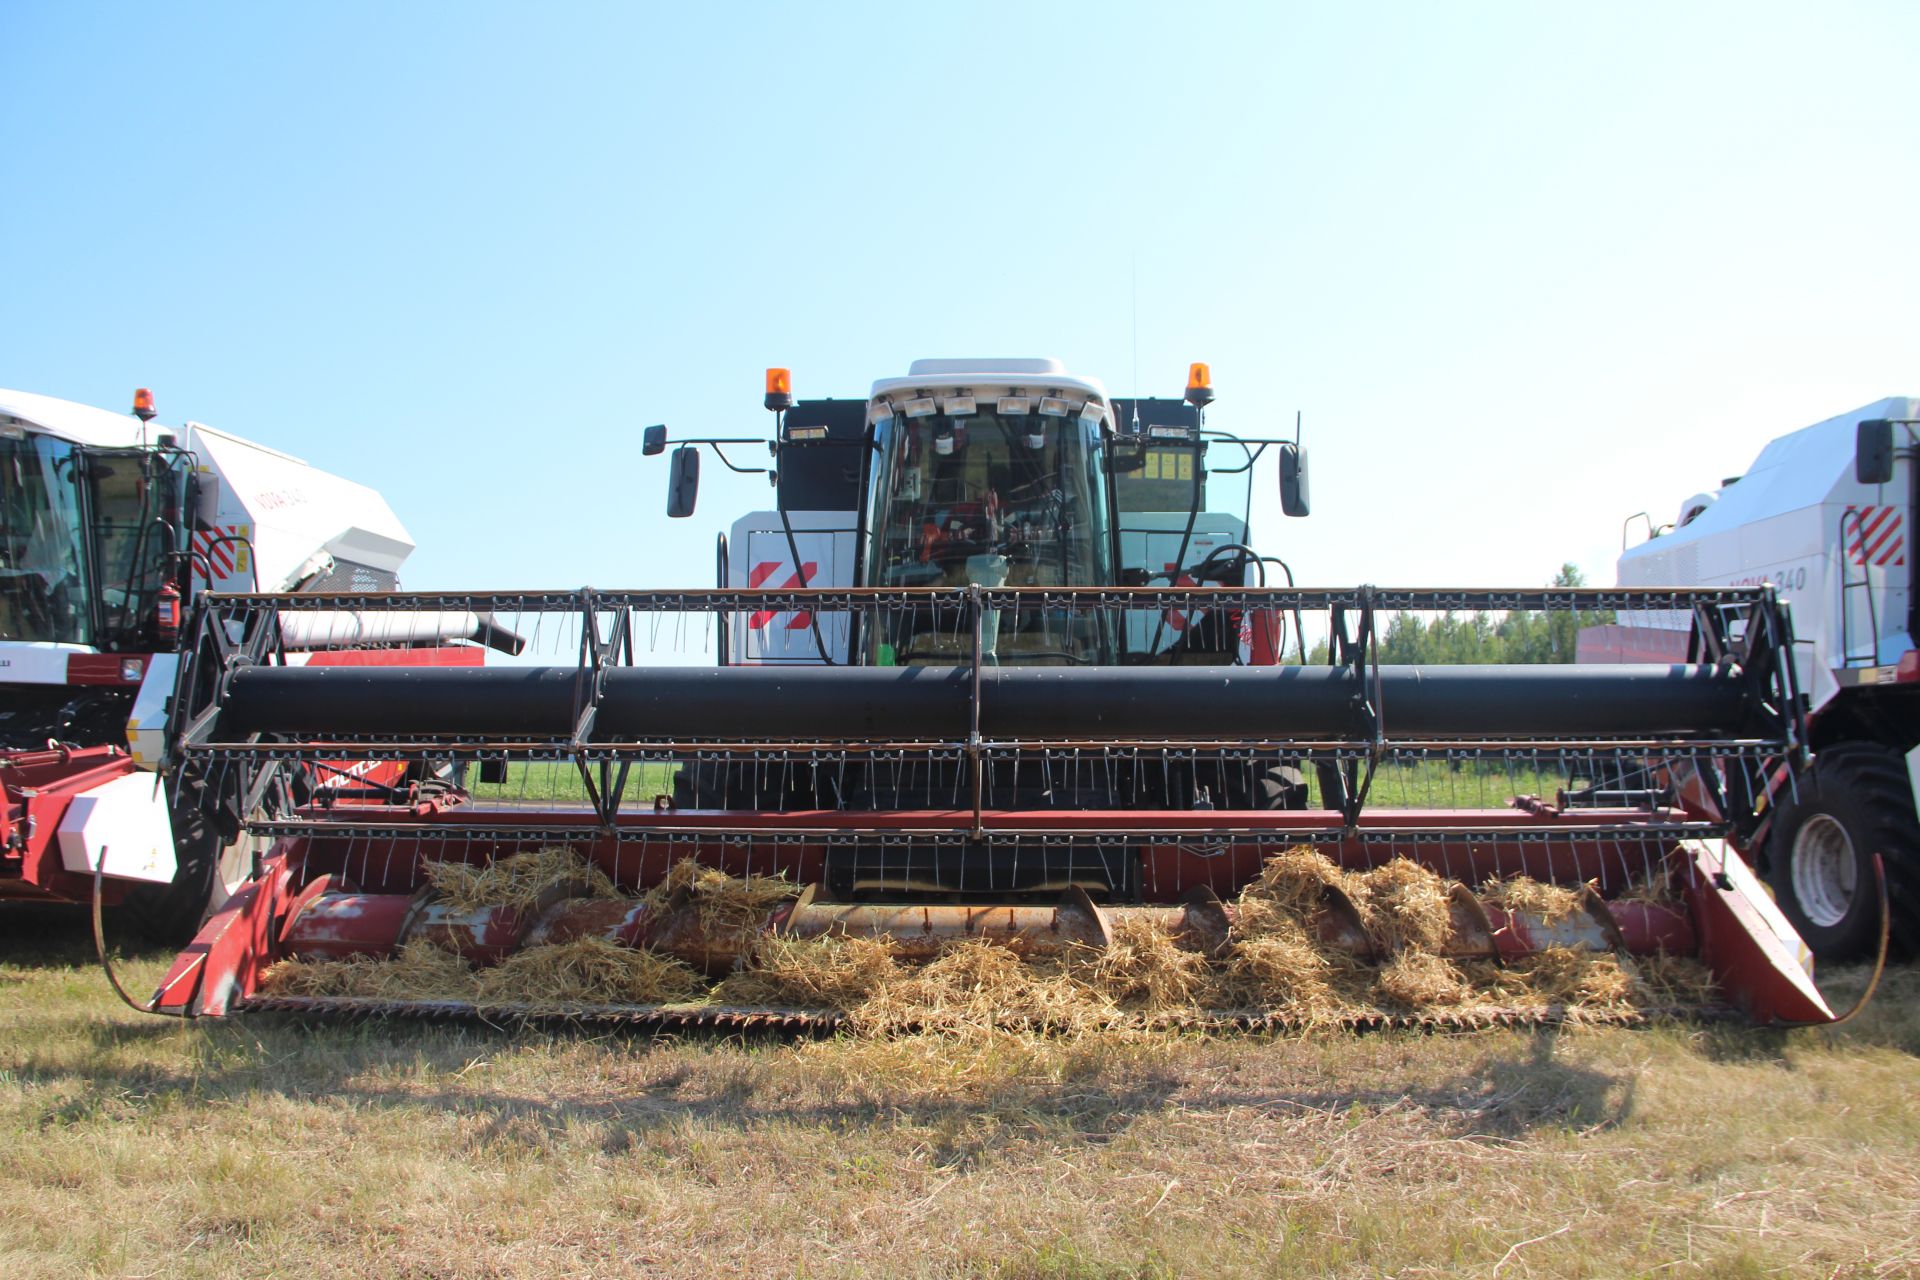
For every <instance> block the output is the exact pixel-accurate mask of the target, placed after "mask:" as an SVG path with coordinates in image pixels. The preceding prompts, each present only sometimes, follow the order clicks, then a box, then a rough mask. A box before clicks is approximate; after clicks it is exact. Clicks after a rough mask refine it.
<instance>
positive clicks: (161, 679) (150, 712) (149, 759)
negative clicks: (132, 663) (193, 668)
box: [127, 653, 180, 769]
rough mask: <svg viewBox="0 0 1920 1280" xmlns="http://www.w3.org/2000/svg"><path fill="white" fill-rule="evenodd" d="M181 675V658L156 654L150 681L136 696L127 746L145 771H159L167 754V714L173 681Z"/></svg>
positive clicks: (144, 682) (142, 684)
mask: <svg viewBox="0 0 1920 1280" xmlns="http://www.w3.org/2000/svg"><path fill="white" fill-rule="evenodd" d="M179 672H180V655H179V654H176V653H156V654H154V655H153V657H152V659H151V660H150V661H149V662H148V664H147V674H146V678H145V679H143V680H142V681H141V682H140V692H139V693H137V694H135V695H134V698H133V710H132V711H131V712H130V713H128V715H127V746H128V748H129V749H130V750H131V751H132V753H133V762H134V763H135V764H137V765H139V766H140V767H141V768H142V769H158V768H159V767H160V766H161V764H162V762H163V761H165V759H166V755H167V712H168V711H169V710H170V709H171V708H172V705H173V682H174V680H175V679H176V678H177V677H178V675H179Z"/></svg>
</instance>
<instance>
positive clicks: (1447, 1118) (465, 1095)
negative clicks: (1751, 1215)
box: [12, 1018, 1635, 1170]
mask: <svg viewBox="0 0 1920 1280" xmlns="http://www.w3.org/2000/svg"><path fill="white" fill-rule="evenodd" d="M71 1031H72V1034H73V1035H74V1036H75V1037H77V1039H78V1041H79V1043H77V1044H75V1045H74V1050H75V1051H73V1052H69V1053H65V1054H58V1053H48V1054H34V1053H30V1054H27V1055H24V1056H23V1057H20V1058H18V1059H17V1060H16V1064H15V1065H14V1066H13V1069H12V1073H13V1075H14V1076H15V1077H16V1078H17V1079H19V1080H21V1081H22V1082H25V1083H30V1084H39V1085H45V1086H50V1087H52V1089H53V1091H54V1092H55V1093H56V1094H58V1095H59V1098H60V1100H59V1101H58V1102H57V1103H52V1104H51V1105H50V1106H49V1109H48V1113H47V1114H46V1115H45V1116H44V1117H43V1118H42V1123H48V1124H62V1123H71V1122H73V1121H75V1120H79V1119H83V1118H86V1117H88V1116H90V1115H92V1114H94V1113H95V1111H96V1109H97V1100H98V1099H103V1098H104V1099H110V1100H111V1101H112V1104H113V1107H114V1108H115V1110H116V1113H117V1114H121V1115H125V1114H126V1113H128V1112H129V1111H133V1112H138V1111H143V1110H148V1109H157V1108H165V1107H170V1106H176V1105H180V1104H182V1103H186V1104H188V1105H206V1104H210V1103H211V1104H216V1105H219V1106H222V1107H228V1106H234V1105H239V1106H244V1105H246V1104H247V1103H248V1102H249V1100H252V1099H277V1100H292V1101H295V1102H306V1103H313V1104H316V1105H319V1106H323V1107H335V1106H338V1107H344V1108H350V1109H352V1110H354V1111H356V1112H358V1111H366V1110H375V1111H377V1110H381V1109H394V1110H406V1111H415V1112H417V1111H422V1110H425V1111H437V1112H443V1113H448V1114H452V1115H455V1116H458V1117H461V1118H463V1119H465V1120H466V1121H468V1122H469V1123H468V1124H467V1125H466V1126H465V1127H464V1134H465V1136H464V1139H463V1141H465V1142H466V1143H468V1144H469V1145H471V1146H474V1147H476V1148H481V1149H484V1148H492V1147H497V1146H504V1147H509V1148H539V1149H546V1148H547V1147H549V1146H553V1145H557V1144H562V1143H571V1144H575V1145H577V1144H579V1143H580V1142H583V1141H584V1142H585V1143H587V1145H588V1146H589V1148H590V1149H592V1148H595V1147H597V1149H598V1150H600V1151H602V1152H604V1153H608V1154H619V1153H622V1152H628V1151H634V1150H642V1149H654V1150H665V1151H667V1152H668V1153H670V1152H671V1150H672V1149H673V1147H674V1144H675V1143H676V1142H679V1141H681V1140H683V1138H684V1135H685V1134H686V1133H687V1132H688V1131H689V1130H711V1129H715V1128H718V1129H723V1130H732V1131H735V1132H748V1131H751V1130H754V1129H756V1128H758V1127H760V1126H769V1125H771V1126H784V1127H799V1128H803V1129H807V1130H810V1131H814V1132H821V1133H825V1134H829V1135H842V1134H843V1135H848V1136H850V1137H857V1136H858V1135H859V1134H860V1133H862V1132H869V1131H873V1130H876V1129H877V1130H886V1129H894V1128H902V1127H904V1128H908V1129H912V1130H915V1131H917V1132H919V1133H920V1134H922V1135H923V1137H922V1140H923V1141H924V1142H925V1143H926V1146H927V1150H928V1154H929V1157H930V1160H931V1162H932V1163H933V1164H934V1165H935V1166H936V1167H940V1168H946V1169H960V1170H964V1169H967V1168H970V1167H973V1166H974V1165H975V1164H976V1163H977V1162H979V1161H980V1160H981V1159H982V1158H984V1157H985V1156H987V1155H988V1154H990V1153H991V1152H993V1151H995V1150H998V1149H1001V1148H1004V1147H1005V1146H1007V1145H1008V1144H1009V1143H1011V1142H1019V1141H1023V1140H1040V1141H1044V1142H1046V1143H1049V1144H1052V1145H1068V1146H1087V1147H1093V1146H1098V1145H1101V1144H1105V1143H1108V1142H1112V1141H1114V1140H1116V1139H1118V1138H1120V1137H1122V1136H1124V1135H1125V1134H1126V1133H1127V1132H1128V1131H1129V1130H1130V1129H1131V1128H1132V1127H1133V1126H1134V1125H1135V1124H1137V1123H1139V1122H1140V1121H1142V1120H1148V1119H1153V1118H1157V1117H1161V1116H1165V1115H1168V1114H1170V1113H1176V1112H1177V1113H1179V1114H1182V1115H1196V1114H1198V1115H1204V1114H1207V1113H1210V1112H1211V1113H1219V1112H1226V1111H1244V1112H1249V1113H1253V1114H1264V1115H1268V1116H1273V1117H1279V1118H1295V1117H1302V1116H1310V1115H1313V1114H1316V1113H1317V1114H1318V1115H1320V1116H1322V1117H1325V1118H1327V1119H1328V1120H1330V1121H1334V1122H1344V1123H1349V1124H1351V1123H1357V1122H1358V1121H1359V1120H1361V1119H1365V1118H1367V1117H1369V1116H1372V1115H1376V1114H1384V1113H1387V1112H1404V1111H1406V1110H1407V1109H1409V1108H1411V1109H1413V1110H1415V1111H1418V1112H1421V1113H1424V1115H1425V1117H1426V1119H1427V1120H1428V1122H1430V1123H1432V1124H1433V1125H1434V1126H1435V1127H1436V1128H1437V1129H1439V1130H1440V1131H1442V1132H1444V1133H1446V1134H1448V1135H1449V1136H1453V1137H1486V1138H1496V1139H1520V1138H1523V1137H1525V1136H1527V1135H1529V1134H1531V1133H1533V1132H1535V1131H1539V1130H1544V1129H1561V1130H1591V1129H1596V1128H1608V1127H1612V1126H1615V1125H1618V1124H1620V1123H1621V1122H1622V1121H1624V1120H1625V1119H1626V1118H1627V1117H1628V1116H1629V1115H1630V1114H1631V1112H1632V1108H1633V1103H1634V1096H1635V1095H1634V1080H1633V1075H1632V1072H1631V1070H1630V1069H1621V1070H1609V1069H1604V1068H1602V1067H1599V1066H1595V1065H1592V1064H1590V1063H1586V1062H1582V1061H1579V1060H1578V1057H1579V1056H1583V1055H1568V1054H1564V1053H1560V1052H1557V1051H1556V1050H1557V1046H1558V1045H1559V1043H1560V1040H1561V1037H1560V1035H1559V1033H1557V1032H1556V1031H1554V1030H1551V1029H1542V1030H1539V1031H1536V1032H1534V1033H1532V1034H1530V1035H1525V1036H1511V1037H1503V1039H1502V1041H1501V1042H1500V1047H1499V1048H1497V1049H1495V1050H1494V1051H1492V1052H1488V1051H1487V1049H1486V1048H1484V1047H1483V1048H1479V1049H1476V1048H1474V1047H1471V1046H1470V1045H1469V1044H1467V1043H1466V1042H1463V1043H1462V1048H1461V1059H1462V1063H1463V1065H1464V1066H1465V1069H1464V1070H1462V1071H1459V1072H1457V1073H1453V1074H1449V1075H1446V1076H1444V1077H1442V1078H1440V1079H1437V1080H1435V1079H1432V1078H1431V1073H1430V1072H1427V1071H1418V1072H1409V1074H1418V1075H1420V1076H1423V1077H1427V1078H1426V1079H1423V1080H1421V1081H1419V1082H1417V1083H1410V1084H1404V1085H1396V1084H1387V1085H1383V1086H1382V1087H1378V1088H1362V1087H1339V1086H1337V1085H1333V1086H1330V1087H1314V1086H1311V1085H1310V1086H1309V1087H1305V1088H1301V1087H1288V1084H1287V1083H1286V1082H1287V1081H1288V1080H1289V1079H1291V1080H1297V1079H1298V1078H1299V1077H1300V1075H1301V1074H1302V1072H1301V1065H1300V1059H1299V1058H1298V1057H1292V1058H1289V1057H1288V1055H1286V1054H1285V1053H1284V1051H1281V1053H1280V1060H1279V1061H1276V1062H1274V1063H1272V1064H1271V1070H1272V1072H1273V1074H1274V1076H1275V1077H1277V1078H1274V1079H1272V1081H1271V1083H1269V1082H1267V1081H1265V1080H1263V1079H1262V1077H1263V1076H1267V1075H1268V1069H1265V1068H1262V1067H1260V1066H1258V1065H1257V1064H1258V1063H1259V1061H1260V1060H1261V1058H1264V1054H1265V1051H1264V1050H1262V1053H1261V1055H1260V1056H1259V1057H1256V1059H1253V1060H1252V1061H1254V1062H1255V1063H1256V1067H1255V1069H1254V1070H1252V1071H1250V1072H1222V1071H1221V1070H1218V1069H1217V1067H1216V1066H1213V1065H1207V1064H1206V1063H1205V1062H1204V1061H1201V1062H1200V1064H1199V1065H1196V1064H1195V1062H1194V1061H1192V1060H1187V1059H1185V1058H1183V1057H1182V1056H1180V1055H1172V1056H1168V1055H1160V1056H1158V1057H1156V1056H1155V1055H1153V1054H1150V1053H1147V1054H1143V1053H1140V1052H1137V1051H1133V1050H1128V1049H1125V1048H1117V1049H1112V1050H1108V1049H1106V1048H1104V1047H1102V1046H1099V1045H1085V1046H1077V1047H1076V1046H1073V1045H1062V1044H1058V1043H1054V1044H1049V1043H1044V1042H1043V1043H1037V1044H1036V1043H1034V1042H1024V1043H1023V1042H1018V1041H1015V1042H1010V1043H1009V1045H1007V1046H1002V1047H1000V1048H992V1047H989V1048H986V1049H983V1050H982V1053H983V1054H986V1055H991V1054H993V1053H1004V1054H1006V1055H1007V1061H1006V1062H1004V1063H1002V1064H999V1065H997V1066H996V1065H993V1064H991V1063H989V1064H988V1069H987V1070H986V1071H984V1073H981V1074H978V1075H975V1074H971V1073H972V1072H973V1071H974V1069H975V1068H976V1067H977V1066H978V1064H977V1063H974V1062H972V1061H966V1059H967V1054H966V1053H965V1052H964V1051H959V1050H957V1051H956V1052H954V1053H952V1054H948V1053H946V1051H945V1049H944V1047H939V1046H936V1047H934V1048H933V1049H930V1050H929V1051H928V1053H927V1054H926V1055H925V1061H926V1063H927V1064H928V1065H927V1066H926V1067H925V1068H924V1074H916V1071H918V1070H920V1068H917V1067H916V1066H915V1063H916V1062H919V1061H920V1060H921V1059H920V1057H918V1056H916V1055H915V1054H913V1053H912V1051H911V1047H908V1050H907V1051H906V1052H905V1053H904V1054H903V1056H902V1057H901V1058H900V1059H898V1060H893V1059H890V1058H889V1057H888V1056H887V1055H888V1049H887V1048H886V1046H877V1047H876V1046H871V1045H867V1044H849V1045H848V1046H847V1048H848V1055H847V1057H846V1058H845V1059H842V1058H840V1057H839V1056H838V1054H837V1053H834V1052H832V1051H830V1052H829V1053H827V1054H823V1055H820V1056H818V1057H815V1056H813V1055H798V1056H794V1055H786V1054H780V1053H765V1052H757V1051H756V1049H757V1048H758V1047H759V1046H758V1045H757V1044H756V1043H755V1042H751V1041H743V1040H741V1039H739V1038H737V1037H731V1038H724V1039H723V1038H721V1037H692V1038H689V1037H653V1036H644V1035H638V1034H631V1033H624V1034H615V1035H611V1036H609V1035H606V1034H599V1035H593V1034H589V1033H587V1032H586V1031H584V1030H580V1031H573V1032H565V1031H562V1032H557V1033H556V1032H551V1031H549V1032H543V1033H538V1034H531V1035H530V1034H528V1033H524V1032H518V1033H517V1032H512V1031H507V1030H503V1029H502V1030H497V1029H492V1028H488V1027H484V1026H475V1025H471V1024H466V1025H440V1026H423V1025H419V1024H404V1023H395V1022H386V1021H375V1020H369V1021H363V1022H357V1023H347V1024H333V1025H329V1026H326V1027H323V1028H312V1027H303V1026H301V1025H300V1024H297V1023H294V1022H291V1021H289V1020H284V1019H270V1020H262V1019H259V1018H254V1019H249V1020H246V1021H243V1022H240V1023H231V1024H220V1025H195V1026H191V1027H187V1028H184V1029H183V1028H181V1027H180V1026H178V1025H177V1024H143V1023H135V1024H128V1023H125V1022H121V1021H102V1022H94V1023H91V1024H88V1025H86V1026H83V1027H75V1028H72V1029H71ZM168 1037H173V1042H172V1043H171V1044H169V1043H168ZM70 1043H71V1041H70ZM1275 1048H1276V1050H1279V1049H1280V1046H1277V1045H1276V1046H1275ZM602 1049H605V1050H611V1055H610V1056H600V1054H599V1050H602ZM582 1054H587V1055H593V1062H592V1069H590V1070H576V1069H575V1068H576V1067H579V1066H580V1065H581V1064H579V1063H575V1062H570V1061H569V1059H570V1058H575V1057H577V1056H579V1055H582ZM542 1055H548V1056H546V1057H545V1060H542ZM1076 1055H1077V1057H1076ZM876 1063H877V1064H878V1065H876ZM495 1064H498V1065H499V1066H500V1068H501V1072H500V1074H497V1075H496V1074H494V1073H493V1072H491V1071H490V1070H483V1071H480V1072H479V1073H478V1074H473V1071H474V1068H475V1067H476V1066H481V1067H488V1068H491V1067H493V1066H494V1065H495ZM1308 1074H1310V1075H1311V1074H1313V1073H1311V1072H1309V1073H1308ZM576 1081H580V1082H581V1083H580V1084H578V1085H576V1083H575V1082H576ZM589 1081H590V1082H591V1083H588V1082H589ZM76 1088H77V1090H78V1094H77V1096H76V1093H75V1090H76Z"/></svg>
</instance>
